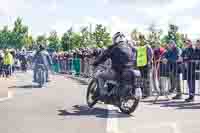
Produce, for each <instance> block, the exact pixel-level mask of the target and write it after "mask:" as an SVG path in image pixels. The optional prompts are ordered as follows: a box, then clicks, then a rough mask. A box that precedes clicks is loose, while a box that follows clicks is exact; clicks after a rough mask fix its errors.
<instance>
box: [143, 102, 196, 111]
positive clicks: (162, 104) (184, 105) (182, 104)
mask: <svg viewBox="0 0 200 133" xmlns="http://www.w3.org/2000/svg"><path fill="white" fill-rule="evenodd" d="M142 102H144V103H150V104H149V105H160V107H175V108H176V109H200V103H194V102H191V103H187V102H185V101H169V100H158V101H157V102H156V103H154V104H153V100H146V101H142Z"/></svg>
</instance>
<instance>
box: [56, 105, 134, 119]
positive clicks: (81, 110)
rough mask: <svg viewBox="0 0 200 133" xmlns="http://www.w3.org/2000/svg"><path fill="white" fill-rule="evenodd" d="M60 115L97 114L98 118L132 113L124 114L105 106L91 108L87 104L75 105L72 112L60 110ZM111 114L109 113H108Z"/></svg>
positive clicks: (116, 116)
mask: <svg viewBox="0 0 200 133" xmlns="http://www.w3.org/2000/svg"><path fill="white" fill-rule="evenodd" d="M58 112H59V114H58V115H60V116H95V117H98V118H108V117H109V118H127V117H130V115H126V114H122V113H120V112H118V111H117V110H111V111H110V110H109V111H108V110H107V109H103V108H92V109H91V108H89V107H87V106H84V105H83V106H81V105H75V106H73V110H72V112H68V111H67V110H58ZM108 114H109V115H108Z"/></svg>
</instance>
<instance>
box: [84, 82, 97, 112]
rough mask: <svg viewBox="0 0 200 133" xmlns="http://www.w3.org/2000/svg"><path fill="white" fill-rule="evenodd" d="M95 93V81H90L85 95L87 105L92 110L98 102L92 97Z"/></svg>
mask: <svg viewBox="0 0 200 133" xmlns="http://www.w3.org/2000/svg"><path fill="white" fill-rule="evenodd" d="M96 91H97V80H96V79H92V80H91V81H90V83H89V85H88V88H87V95H86V101H87V105H88V106H89V107H90V108H92V107H93V106H94V105H95V104H96V103H97V102H98V100H97V99H95V97H94V95H95V93H96Z"/></svg>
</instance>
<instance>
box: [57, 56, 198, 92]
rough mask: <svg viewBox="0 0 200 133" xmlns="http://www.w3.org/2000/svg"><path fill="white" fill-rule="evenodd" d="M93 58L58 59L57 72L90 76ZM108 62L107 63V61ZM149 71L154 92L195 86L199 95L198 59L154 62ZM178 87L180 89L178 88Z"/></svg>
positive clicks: (182, 89) (186, 89)
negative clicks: (177, 61) (178, 61)
mask: <svg viewBox="0 0 200 133" xmlns="http://www.w3.org/2000/svg"><path fill="white" fill-rule="evenodd" d="M93 60H94V58H88V57H85V58H67V59H65V60H59V61H58V66H59V71H58V72H59V73H67V74H74V75H77V76H81V77H85V78H87V77H91V75H92V66H91V65H90V64H91V63H92V61H93ZM108 64H109V63H108ZM149 71H150V77H149V78H150V79H149V81H150V86H151V87H150V89H151V91H152V92H153V91H154V92H155V91H157V92H161V93H162V92H163V93H164V92H169V90H171V89H175V90H176V91H180V92H181V93H184V94H188V93H189V88H192V87H195V94H196V95H200V61H188V62H183V63H170V62H168V63H166V64H164V63H162V62H155V63H154V65H152V68H151V70H149ZM179 89H180V90H179Z"/></svg>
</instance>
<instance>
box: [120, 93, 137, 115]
mask: <svg viewBox="0 0 200 133" xmlns="http://www.w3.org/2000/svg"><path fill="white" fill-rule="evenodd" d="M139 102H140V98H136V97H133V96H128V97H125V98H120V105H119V109H120V110H121V112H123V113H125V114H131V113H133V112H134V111H135V110H136V108H137V107H138V104H139Z"/></svg>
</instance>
